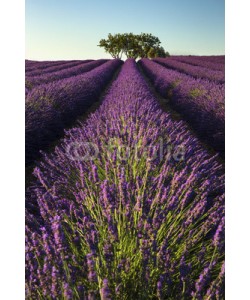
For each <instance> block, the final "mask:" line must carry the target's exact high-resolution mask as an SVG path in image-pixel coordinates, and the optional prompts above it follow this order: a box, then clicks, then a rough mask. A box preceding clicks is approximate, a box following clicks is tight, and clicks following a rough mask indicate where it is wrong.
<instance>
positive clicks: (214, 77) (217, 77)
mask: <svg viewBox="0 0 250 300" xmlns="http://www.w3.org/2000/svg"><path fill="white" fill-rule="evenodd" d="M153 61H155V62H157V63H159V64H160V65H162V66H164V67H167V68H170V69H173V70H176V71H179V72H182V73H184V74H187V75H190V76H192V77H194V78H204V79H207V80H210V81H213V82H216V83H225V73H224V71H218V70H211V69H208V68H205V67H203V66H194V65H192V64H189V63H184V62H181V61H179V60H176V59H175V58H172V57H168V58H156V59H153Z"/></svg>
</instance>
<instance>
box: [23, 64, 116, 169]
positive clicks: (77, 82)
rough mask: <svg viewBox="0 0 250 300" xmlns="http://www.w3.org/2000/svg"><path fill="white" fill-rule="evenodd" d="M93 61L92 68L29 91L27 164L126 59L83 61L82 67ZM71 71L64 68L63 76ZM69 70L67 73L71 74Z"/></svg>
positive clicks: (93, 98) (91, 100)
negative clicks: (84, 62)
mask: <svg viewBox="0 0 250 300" xmlns="http://www.w3.org/2000/svg"><path fill="white" fill-rule="evenodd" d="M89 64H91V69H93V68H94V67H95V68H94V69H93V70H92V71H90V72H87V73H83V74H81V73H80V75H77V76H74V77H70V78H65V79H61V80H58V81H56V82H51V83H47V84H42V85H39V86H37V87H36V88H34V89H33V90H31V91H30V92H29V93H28V94H27V97H26V109H25V113H26V140H25V143H26V163H27V164H30V163H31V162H33V161H34V159H36V158H37V156H38V153H39V150H42V149H44V148H45V147H47V146H48V145H49V144H50V143H51V142H52V141H53V140H55V139H56V138H58V137H59V136H60V135H61V134H62V133H63V130H64V128H65V127H67V126H68V125H69V124H70V123H71V122H72V120H75V118H76V117H77V116H78V115H80V114H83V113H84V112H85V111H86V110H87V109H88V108H89V107H90V105H92V104H93V103H94V102H95V101H97V100H98V97H99V95H100V93H101V92H102V91H103V89H104V88H105V86H106V85H107V84H108V82H109V81H110V80H111V78H112V76H113V75H114V72H115V71H116V70H117V68H118V67H119V66H120V65H121V64H122V61H120V60H112V61H107V62H105V61H94V62H93V63H86V64H83V66H82V69H81V71H83V68H84V66H86V65H89ZM98 66H99V67H98ZM76 68H78V67H76ZM78 71H79V69H78ZM85 71H86V69H85ZM67 72H68V70H65V72H64V71H61V73H60V74H61V75H62V78H63V76H65V73H67ZM69 73H70V72H68V73H67V74H68V76H66V77H69ZM70 74H72V73H70ZM58 79H59V78H58Z"/></svg>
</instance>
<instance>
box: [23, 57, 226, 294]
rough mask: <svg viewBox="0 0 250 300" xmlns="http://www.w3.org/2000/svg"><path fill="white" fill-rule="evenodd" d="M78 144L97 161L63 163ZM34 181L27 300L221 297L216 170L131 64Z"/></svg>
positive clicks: (219, 179) (220, 179)
mask: <svg viewBox="0 0 250 300" xmlns="http://www.w3.org/2000/svg"><path fill="white" fill-rule="evenodd" d="M111 140H112V142H110V141H111ZM86 142H91V143H94V144H96V145H98V149H99V152H98V154H97V155H96V156H95V157H94V158H93V160H81V159H80V160H79V159H76V160H72V157H71V156H69V152H68V149H69V147H71V145H76V144H81V143H86ZM124 145H126V146H127V147H128V148H129V150H130V152H129V155H128V156H126V155H124V154H125V153H124V152H125V151H123V150H124ZM161 145H163V146H164V149H168V150H169V149H171V151H170V152H171V153H169V151H164V153H163V159H161V157H160V156H159V155H153V154H155V153H160V150H161ZM145 149H148V151H147V152H145ZM180 149H182V151H181V150H180ZM183 149H185V151H183ZM77 150H78V157H79V158H80V157H83V156H84V155H85V154H86V149H85V148H84V147H82V148H77ZM73 152H74V151H73ZM135 152H136V153H135ZM135 154H136V155H135ZM179 154H181V155H179ZM35 174H36V176H37V184H36V186H35V187H34V188H35V190H36V198H37V201H38V205H39V210H40V214H41V217H42V220H40V225H39V223H38V221H36V222H35V223H34V225H32V224H33V221H32V220H33V219H36V218H35V216H32V215H30V214H29V213H27V226H26V230H27V235H26V239H27V240H26V249H27V251H26V266H27V268H26V293H27V295H26V297H27V299H39V298H41V299H102V300H104V299H106V300H107V299H170V300H171V299H216V298H215V296H214V295H216V297H218V299H223V297H224V296H223V295H224V294H223V280H224V272H223V270H224V267H223V266H224V265H223V256H224V250H223V245H224V244H223V234H222V233H223V229H222V228H223V226H224V225H223V224H224V223H223V216H224V200H223V197H224V176H223V168H222V166H221V165H220V164H219V163H218V162H217V160H216V158H215V157H211V156H209V155H208V153H207V152H206V151H205V150H204V149H203V148H201V146H200V144H199V142H198V141H197V139H196V138H195V137H193V136H192V134H190V132H189V131H188V130H187V128H186V126H185V125H184V124H183V123H182V121H179V122H177V121H173V120H172V119H171V117H170V116H169V115H168V114H167V113H164V112H162V111H161V109H160V107H159V105H158V103H157V101H156V99H155V98H154V96H153V95H152V93H151V92H150V91H149V89H148V87H147V84H146V82H145V81H144V79H143V77H142V76H141V74H140V73H139V71H138V69H137V67H136V64H135V62H134V60H127V61H126V63H125V64H124V66H123V67H122V70H121V72H120V74H119V76H118V78H117V80H116V81H115V82H113V84H112V86H111V88H110V90H109V92H108V94H107V95H106V97H105V99H104V101H103V103H102V105H101V106H100V108H99V109H98V110H97V111H96V112H95V113H93V114H92V115H91V116H90V117H89V119H88V120H87V121H86V123H84V124H80V126H79V127H77V128H74V129H72V130H70V131H69V132H68V134H67V137H66V138H65V141H64V143H63V144H62V145H61V146H59V147H57V148H56V151H55V153H54V154H53V155H50V156H47V157H45V160H44V162H43V163H42V164H41V166H40V167H37V168H36V169H35ZM209 297H210V298H209ZM211 297H212V298H211Z"/></svg>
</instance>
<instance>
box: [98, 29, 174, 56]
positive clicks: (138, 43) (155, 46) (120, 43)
mask: <svg viewBox="0 0 250 300" xmlns="http://www.w3.org/2000/svg"><path fill="white" fill-rule="evenodd" d="M160 44H161V42H160V40H159V38H158V37H156V36H153V35H152V34H151V33H141V34H133V33H123V34H121V33H116V34H111V33H109V35H108V38H107V39H101V40H100V42H99V45H98V46H99V47H103V48H104V50H105V51H106V52H108V53H109V54H110V55H111V56H112V57H113V58H121V57H122V55H123V54H125V55H126V57H127V58H134V59H137V58H144V57H148V58H153V57H166V56H169V53H168V52H166V51H165V50H164V48H163V47H162V46H160Z"/></svg>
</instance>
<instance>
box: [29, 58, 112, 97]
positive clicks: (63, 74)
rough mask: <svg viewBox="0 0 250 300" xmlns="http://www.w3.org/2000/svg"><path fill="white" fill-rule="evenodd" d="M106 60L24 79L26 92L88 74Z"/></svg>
mask: <svg viewBox="0 0 250 300" xmlns="http://www.w3.org/2000/svg"><path fill="white" fill-rule="evenodd" d="M107 61H108V60H107V59H98V60H94V61H91V62H88V63H82V64H80V65H78V66H75V67H72V68H66V69H63V70H60V71H57V72H53V73H48V74H44V75H41V76H34V77H26V78H25V88H26V90H28V91H30V90H32V89H33V88H34V87H35V86H38V85H41V84H45V83H51V82H53V81H57V80H60V79H65V78H69V77H72V76H77V75H80V74H82V73H85V72H89V71H91V70H93V69H94V68H96V67H98V66H100V65H102V64H104V63H105V62H107Z"/></svg>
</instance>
